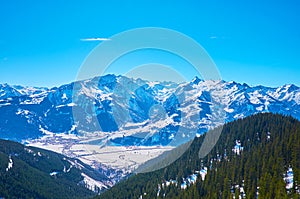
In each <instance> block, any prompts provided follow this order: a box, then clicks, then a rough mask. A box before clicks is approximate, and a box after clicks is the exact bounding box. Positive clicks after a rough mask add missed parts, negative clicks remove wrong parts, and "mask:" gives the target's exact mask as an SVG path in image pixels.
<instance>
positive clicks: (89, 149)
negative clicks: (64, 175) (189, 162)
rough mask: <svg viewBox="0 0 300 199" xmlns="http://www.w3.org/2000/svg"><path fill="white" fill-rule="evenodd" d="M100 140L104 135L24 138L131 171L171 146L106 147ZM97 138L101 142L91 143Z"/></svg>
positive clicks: (49, 148) (48, 147) (65, 152)
mask: <svg viewBox="0 0 300 199" xmlns="http://www.w3.org/2000/svg"><path fill="white" fill-rule="evenodd" d="M101 139H103V140H106V139H107V136H106V135H105V134H96V136H95V135H94V136H91V135H90V136H74V135H68V134H52V135H49V134H48V135H46V136H44V137H42V138H40V139H36V140H30V141H27V142H28V144H27V145H28V146H35V147H39V148H43V149H47V150H51V151H55V152H57V153H61V154H64V155H67V156H69V157H74V158H77V159H79V160H81V161H82V162H84V163H86V164H88V165H91V166H93V164H94V163H101V164H104V165H106V166H108V167H111V168H113V169H118V170H125V171H126V172H130V171H133V170H134V169H136V168H137V167H138V166H139V165H140V164H142V163H144V162H146V161H148V160H150V159H153V158H155V157H157V156H159V155H160V154H162V153H163V152H165V151H168V150H171V149H173V147H171V146H109V145H106V144H105V143H106V142H101ZM99 140H100V141H99ZM97 141H98V143H102V144H95V143H97Z"/></svg>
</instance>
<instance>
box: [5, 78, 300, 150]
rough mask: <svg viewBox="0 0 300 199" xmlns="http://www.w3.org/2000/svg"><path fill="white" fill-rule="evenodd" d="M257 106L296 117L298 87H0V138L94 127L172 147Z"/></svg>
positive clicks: (119, 140)
mask: <svg viewBox="0 0 300 199" xmlns="http://www.w3.org/2000/svg"><path fill="white" fill-rule="evenodd" d="M259 112H273V113H281V114H285V115H291V116H293V117H295V118H297V119H300V88H299V87H297V86H295V85H284V86H281V87H278V88H269V87H264V86H256V87H251V86H248V85H247V84H239V83H236V82H225V81H212V80H208V81H204V80H200V79H199V78H197V77H196V78H195V79H193V80H192V81H191V82H188V83H181V84H175V83H172V82H148V81H144V80H141V79H130V78H127V77H124V76H115V75H106V76H103V77H95V78H92V79H88V80H83V81H77V82H73V83H70V84H66V85H62V86H60V87H58V88H56V87H55V88H51V89H47V88H28V87H21V86H10V85H7V84H2V85H0V113H1V115H0V137H1V138H5V139H11V140H17V141H22V140H26V139H34V138H38V137H42V136H43V135H45V134H47V132H51V133H67V134H85V133H93V132H99V131H101V132H107V134H112V135H114V136H111V137H110V139H109V142H110V143H111V144H115V145H125V146H127V145H167V144H170V143H171V144H172V143H173V145H177V144H180V143H181V142H182V140H183V141H184V140H188V139H191V137H193V136H195V133H198V134H201V133H204V132H206V131H207V130H208V129H209V128H212V127H214V126H217V125H220V124H222V123H224V122H229V121H232V120H235V119H238V118H243V117H246V116H248V115H252V114H255V113H259ZM178 132H180V133H178ZM179 134H180V135H179ZM178 136H180V137H178ZM179 138H180V139H179ZM179 140H180V142H179Z"/></svg>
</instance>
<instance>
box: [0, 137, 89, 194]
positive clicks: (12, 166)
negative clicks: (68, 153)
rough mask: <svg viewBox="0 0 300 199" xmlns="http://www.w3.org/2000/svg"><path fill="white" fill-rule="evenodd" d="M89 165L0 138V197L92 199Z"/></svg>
mask: <svg viewBox="0 0 300 199" xmlns="http://www.w3.org/2000/svg"><path fill="white" fill-rule="evenodd" d="M80 165H82V167H80ZM83 172H84V173H88V174H90V173H91V172H92V169H90V170H89V168H88V166H86V165H84V164H83V163H81V162H77V160H75V159H71V158H67V157H65V156H63V155H60V154H57V153H54V152H51V151H47V150H43V149H39V148H35V147H27V146H24V145H22V144H19V143H16V142H11V141H6V140H0V198H2V197H3V198H53V199H54V198H55V199H59V198H91V197H92V196H94V195H95V193H93V192H92V191H89V190H88V189H86V188H85V187H84V185H85V184H84V181H83V179H84V178H83V177H82V173H83Z"/></svg>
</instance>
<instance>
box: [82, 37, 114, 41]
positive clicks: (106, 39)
mask: <svg viewBox="0 0 300 199" xmlns="http://www.w3.org/2000/svg"><path fill="white" fill-rule="evenodd" d="M80 40H81V41H110V40H111V39H110V38H103V37H93V38H84V39H80Z"/></svg>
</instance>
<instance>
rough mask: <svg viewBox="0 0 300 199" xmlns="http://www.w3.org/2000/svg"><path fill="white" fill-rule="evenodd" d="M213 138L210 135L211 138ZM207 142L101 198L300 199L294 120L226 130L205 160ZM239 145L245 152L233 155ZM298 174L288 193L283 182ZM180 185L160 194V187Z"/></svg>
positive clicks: (260, 117) (299, 142) (267, 118)
mask: <svg viewBox="0 0 300 199" xmlns="http://www.w3.org/2000/svg"><path fill="white" fill-rule="evenodd" d="M208 133H209V132H208ZM203 140H204V136H203V137H200V138H196V139H195V140H194V141H193V143H192V144H191V146H190V148H189V149H188V150H187V151H186V152H185V154H184V155H183V156H181V157H180V158H179V159H178V160H177V161H175V162H174V163H173V164H171V165H170V166H168V167H166V168H164V169H161V170H158V171H155V172H150V173H144V174H137V175H133V176H131V177H129V178H128V179H126V180H124V181H122V182H121V183H119V184H117V185H116V186H115V187H113V188H112V189H110V190H109V191H107V192H105V193H103V194H101V195H100V196H98V197H99V198H105V199H108V198H114V199H116V198H207V199H211V198H233V196H236V197H235V198H238V196H239V195H240V194H241V193H240V189H238V188H236V187H240V186H243V189H244V191H245V198H251V199H253V198H256V197H257V192H258V198H263V199H265V198H268V199H269V198H270V199H271V198H272V199H273V198H278V199H284V198H300V195H299V193H297V190H296V187H297V185H299V183H300V122H299V121H298V120H296V119H294V118H292V117H287V116H282V115H278V114H277V115H274V114H270V113H264V114H257V115H253V116H250V117H247V118H245V119H239V120H236V121H234V122H231V123H228V124H225V125H224V126H223V129H222V134H221V136H220V139H219V140H218V142H217V144H216V145H215V147H214V149H213V150H212V151H211V152H210V153H209V154H208V155H207V157H205V158H204V159H202V160H201V159H199V157H198V151H199V148H200V147H201V143H202V142H203ZM236 140H240V143H241V145H242V146H243V151H242V152H241V153H240V154H239V155H238V154H237V153H235V152H234V151H233V150H232V149H233V148H234V146H235V144H236ZM201 164H204V165H205V166H207V167H208V168H209V169H208V174H207V176H206V178H205V180H204V181H202V180H201V178H198V179H197V182H196V184H194V185H191V186H189V187H188V188H187V189H185V190H182V189H181V188H180V183H181V182H182V178H184V177H187V176H189V175H190V174H192V173H194V171H195V170H199V169H201ZM289 167H292V168H293V171H294V181H295V183H294V187H293V189H291V190H289V191H287V190H286V186H285V181H284V180H283V177H284V174H285V172H286V170H287V169H288V168H289ZM168 179H176V180H177V181H178V185H177V186H175V185H170V186H167V187H165V188H164V189H162V190H161V191H160V192H159V194H157V193H158V185H159V184H162V183H164V182H165V181H166V180H168Z"/></svg>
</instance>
